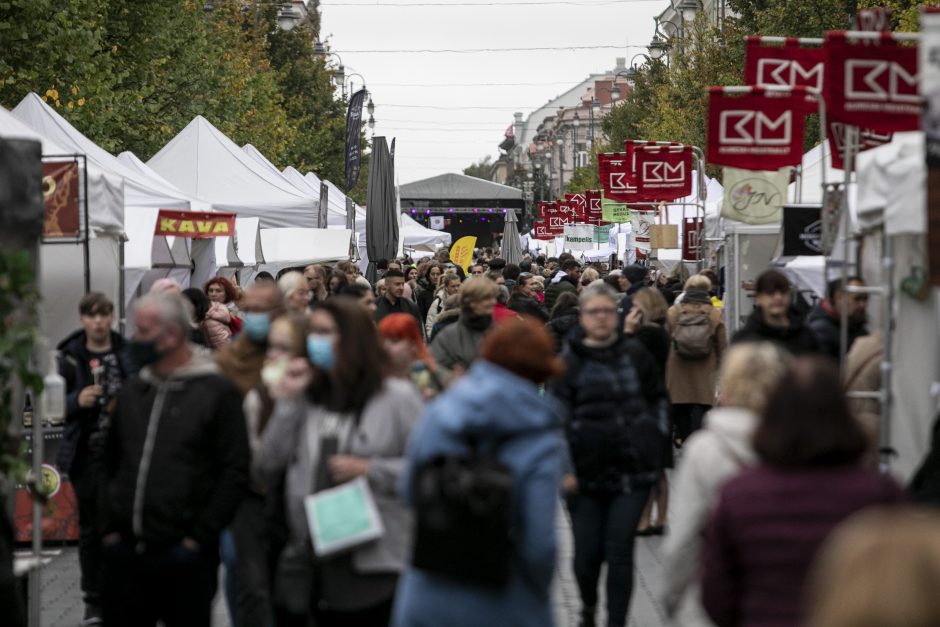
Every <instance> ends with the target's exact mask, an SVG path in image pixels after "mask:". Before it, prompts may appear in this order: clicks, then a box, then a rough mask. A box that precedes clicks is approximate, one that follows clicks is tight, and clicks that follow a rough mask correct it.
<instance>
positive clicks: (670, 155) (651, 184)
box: [633, 145, 692, 202]
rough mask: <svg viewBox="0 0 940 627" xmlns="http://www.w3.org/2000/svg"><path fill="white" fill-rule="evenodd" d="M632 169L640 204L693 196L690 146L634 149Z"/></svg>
mask: <svg viewBox="0 0 940 627" xmlns="http://www.w3.org/2000/svg"><path fill="white" fill-rule="evenodd" d="M633 167H634V178H635V180H636V186H637V192H636V199H637V200H639V201H645V202H659V201H661V200H676V199H678V198H685V197H686V196H691V195H692V147H691V146H656V145H637V146H634V150H633Z"/></svg>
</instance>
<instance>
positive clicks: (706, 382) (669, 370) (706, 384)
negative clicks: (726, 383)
mask: <svg viewBox="0 0 940 627" xmlns="http://www.w3.org/2000/svg"><path fill="white" fill-rule="evenodd" d="M690 309H691V310H702V311H706V312H707V313H708V315H709V319H710V321H711V325H712V328H713V329H714V333H715V350H714V351H712V354H711V355H709V356H708V357H707V358H706V359H695V360H692V359H683V358H682V357H679V355H677V354H676V349H675V347H674V346H672V345H670V347H669V361H667V362H666V387H667V388H668V389H669V399H670V400H671V401H672V403H673V404H685V403H697V404H699V405H714V404H715V386H716V384H717V380H718V366H719V364H720V363H721V355H722V353H723V352H724V350H725V347H726V346H727V343H728V338H727V334H726V333H725V323H724V320H723V319H722V317H721V310H719V309H715V307H714V306H712V305H711V303H709V304H705V303H679V304H677V305H673V306H672V307H670V308H669V311H668V312H667V314H666V325H667V330H668V331H669V335H670V337H671V336H672V332H673V329H674V328H675V326H676V321H677V320H678V319H679V313H680V312H682V311H687V310H690Z"/></svg>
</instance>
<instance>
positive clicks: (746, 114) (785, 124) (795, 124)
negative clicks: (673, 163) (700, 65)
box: [708, 87, 808, 171]
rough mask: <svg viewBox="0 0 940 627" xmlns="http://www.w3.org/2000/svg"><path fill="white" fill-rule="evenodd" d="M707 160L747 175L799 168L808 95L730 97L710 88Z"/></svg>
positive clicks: (795, 90)
mask: <svg viewBox="0 0 940 627" xmlns="http://www.w3.org/2000/svg"><path fill="white" fill-rule="evenodd" d="M710 92H711V93H710V94H709V101H708V161H709V163H711V164H712V165H726V166H731V167H735V168H741V169H744V170H765V171H766V170H778V169H780V168H783V167H786V166H796V165H799V164H800V162H801V161H802V158H803V129H804V127H805V115H806V113H807V111H808V107H807V102H806V91H805V90H804V89H803V88H801V87H795V88H793V91H792V92H789V93H787V94H785V95H784V94H777V93H773V94H771V93H766V92H760V91H758V92H755V93H750V94H742V95H738V94H726V93H724V91H723V90H722V88H721V87H712V88H711V89H710Z"/></svg>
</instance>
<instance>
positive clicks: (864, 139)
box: [827, 122, 894, 170]
mask: <svg viewBox="0 0 940 627" xmlns="http://www.w3.org/2000/svg"><path fill="white" fill-rule="evenodd" d="M845 126H846V125H845V124H843V123H842V122H829V132H828V133H827V135H828V139H829V154H830V156H831V157H832V167H833V168H835V169H836V170H841V169H843V167H844V164H843V163H842V155H843V154H845V153H844V151H845V148H846V145H845V141H846V132H845ZM892 137H894V133H878V132H876V131H873V130H871V129H870V128H860V129H858V141H857V142H855V147H854V152H856V153H859V152H864V151H866V150H871V149H872V148H877V147H878V146H883V145H885V144H888V143H891V138H892Z"/></svg>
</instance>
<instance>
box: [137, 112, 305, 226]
mask: <svg viewBox="0 0 940 627" xmlns="http://www.w3.org/2000/svg"><path fill="white" fill-rule="evenodd" d="M147 165H149V166H150V167H151V168H153V169H154V170H155V171H156V172H158V173H159V174H160V175H162V176H163V177H164V178H165V179H166V180H168V181H170V182H171V183H173V184H174V185H176V186H177V187H179V188H180V189H181V190H183V191H184V192H186V193H187V194H190V195H192V196H195V197H197V198H202V199H203V200H206V201H208V202H210V203H212V205H213V206H214V207H215V208H216V209H218V210H220V211H226V212H230V213H235V214H237V215H238V216H240V217H255V218H260V220H261V228H263V229H264V228H283V227H305V228H313V227H315V226H316V221H317V214H316V203H315V202H314V200H313V199H312V198H310V197H309V196H306V195H305V194H302V193H301V192H300V191H299V190H297V188H296V187H294V186H293V185H291V184H290V183H288V182H287V181H286V180H285V179H284V178H283V177H281V176H276V175H275V173H273V172H271V171H269V170H268V169H266V168H265V167H263V166H262V165H261V164H259V163H258V161H256V160H255V159H252V158H251V157H249V156H248V155H247V154H246V153H245V151H244V150H242V149H241V148H240V147H239V146H238V145H237V144H236V143H235V142H233V141H232V140H230V139H229V138H228V137H226V136H225V135H224V134H223V133H222V132H221V131H219V130H218V129H217V128H215V127H214V126H213V125H212V124H210V123H209V121H208V120H206V119H205V118H204V117H202V116H199V115H197V116H196V117H195V118H193V120H192V122H190V123H189V124H188V125H187V126H186V128H184V129H183V130H182V131H180V132H179V134H177V135H176V137H174V138H173V139H171V140H170V141H169V143H167V145H166V146H164V147H163V148H162V149H161V150H160V152H158V153H157V154H156V155H154V157H153V158H152V159H150V161H148V162H147Z"/></svg>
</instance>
